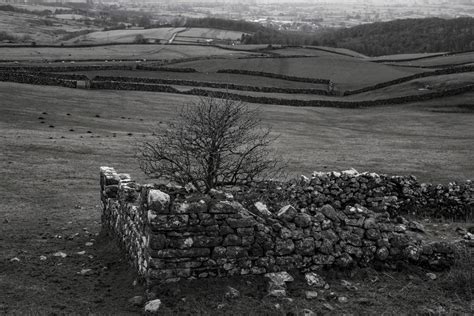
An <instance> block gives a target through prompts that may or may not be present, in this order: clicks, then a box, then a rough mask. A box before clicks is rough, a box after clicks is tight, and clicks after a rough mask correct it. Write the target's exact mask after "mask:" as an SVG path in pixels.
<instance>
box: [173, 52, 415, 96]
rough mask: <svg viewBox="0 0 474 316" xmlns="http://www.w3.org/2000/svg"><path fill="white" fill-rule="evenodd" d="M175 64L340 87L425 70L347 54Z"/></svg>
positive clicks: (356, 87)
mask: <svg viewBox="0 0 474 316" xmlns="http://www.w3.org/2000/svg"><path fill="white" fill-rule="evenodd" d="M172 66H173V67H185V68H186V67H190V68H195V69H197V70H198V71H201V72H216V71H218V70H220V69H243V70H251V71H262V72H272V73H278V74H283V75H289V76H296V77H307V78H320V79H330V80H332V81H334V82H335V83H336V84H337V85H338V88H339V89H340V90H349V89H358V88H362V87H365V86H370V85H373V84H376V83H379V82H384V81H389V80H393V79H397V78H400V77H406V76H408V75H411V74H413V73H417V72H422V70H420V69H416V68H402V67H391V66H387V65H383V64H376V63H370V62H365V61H363V60H360V59H357V58H348V57H345V56H331V57H306V58H249V59H231V60H212V59H209V60H197V61H189V62H182V63H177V64H173V65H172Z"/></svg>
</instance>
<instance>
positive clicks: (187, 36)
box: [175, 27, 245, 42]
mask: <svg viewBox="0 0 474 316" xmlns="http://www.w3.org/2000/svg"><path fill="white" fill-rule="evenodd" d="M242 34H245V33H243V32H237V31H226V30H219V29H212V28H200V27H193V28H186V29H185V30H184V31H182V32H179V33H178V34H177V36H176V38H175V40H176V41H177V42H179V41H185V42H186V41H189V42H203V41H205V40H206V39H213V40H228V39H229V40H233V41H235V40H240V38H241V37H242Z"/></svg>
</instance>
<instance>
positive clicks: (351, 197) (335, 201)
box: [241, 169, 474, 220]
mask: <svg viewBox="0 0 474 316" xmlns="http://www.w3.org/2000/svg"><path fill="white" fill-rule="evenodd" d="M241 195H242V198H241V200H242V201H243V203H244V204H245V201H249V200H252V201H253V202H256V201H257V200H260V201H262V200H263V201H264V202H265V203H266V204H267V205H268V206H269V207H271V208H272V211H276V210H278V209H279V207H281V206H283V205H282V203H290V204H291V205H293V206H295V207H296V208H299V209H306V210H307V211H308V212H309V213H310V214H314V213H315V212H316V210H317V209H318V208H319V207H321V206H323V205H325V204H330V205H331V206H333V207H334V208H336V209H344V208H345V207H346V206H350V205H355V204H360V205H362V206H364V207H367V208H369V209H371V210H372V211H375V212H388V213H389V214H390V216H391V217H392V218H395V217H396V216H398V215H403V216H405V215H409V214H411V215H419V216H429V217H436V218H445V219H453V220H472V219H473V215H474V186H473V184H472V181H471V180H467V181H464V182H462V183H457V182H451V183H448V184H447V185H442V184H430V183H420V182H418V180H417V179H416V177H414V176H389V175H385V174H376V173H368V172H364V173H359V172H357V171H356V170H354V169H351V170H346V171H342V172H314V173H313V175H312V176H311V178H308V177H305V176H301V179H300V180H293V181H289V182H267V183H262V184H259V185H258V186H254V187H250V188H247V189H246V190H244V191H243V192H242V194H241ZM253 202H252V203H253Z"/></svg>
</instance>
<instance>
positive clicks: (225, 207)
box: [209, 201, 245, 214]
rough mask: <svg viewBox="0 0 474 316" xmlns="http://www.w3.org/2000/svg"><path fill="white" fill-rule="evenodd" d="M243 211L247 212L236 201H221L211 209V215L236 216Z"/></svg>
mask: <svg viewBox="0 0 474 316" xmlns="http://www.w3.org/2000/svg"><path fill="white" fill-rule="evenodd" d="M241 210H245V209H244V208H243V206H242V205H241V204H240V203H238V202H235V201H219V202H217V203H216V204H214V205H213V206H212V207H211V208H210V209H209V213H214V214H220V213H223V214H236V213H238V212H239V211H241Z"/></svg>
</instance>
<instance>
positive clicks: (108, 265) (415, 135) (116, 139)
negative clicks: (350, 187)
mask: <svg viewBox="0 0 474 316" xmlns="http://www.w3.org/2000/svg"><path fill="white" fill-rule="evenodd" d="M0 96H1V100H2V103H1V107H0V148H2V150H1V151H0V176H1V177H2V181H1V183H0V196H2V203H1V204H0V216H1V218H0V220H1V221H2V222H1V223H0V225H1V227H2V229H1V230H0V240H1V242H0V280H1V282H0V312H2V313H3V312H5V313H7V314H8V313H13V314H31V313H34V314H43V313H44V314H49V313H59V314H71V313H77V312H78V311H81V312H84V313H107V314H139V313H140V309H139V308H136V307H133V306H131V304H130V303H128V302H127V300H128V299H129V298H131V297H133V296H134V295H141V294H142V293H143V288H142V287H141V286H140V285H138V286H135V287H134V286H133V285H132V283H133V280H134V279H135V276H134V274H133V273H132V272H131V271H130V269H129V268H128V266H127V263H126V262H125V260H123V259H122V257H121V256H120V254H119V252H118V250H117V249H116V248H115V247H114V245H113V244H111V243H110V242H109V241H107V239H104V238H102V237H101V236H97V235H96V234H97V233H98V232H99V231H100V206H99V205H100V201H99V197H98V168H99V166H102V165H109V166H114V167H116V168H117V170H119V171H121V172H130V173H131V174H132V175H133V177H134V178H135V179H137V180H139V181H141V182H146V181H150V180H149V179H146V178H145V177H144V176H143V174H142V173H141V172H140V171H139V169H138V165H137V163H136V161H135V159H134V157H133V156H134V150H135V145H136V143H137V142H138V141H139V140H140V139H143V138H144V137H149V135H150V133H151V130H152V128H153V126H155V125H156V124H160V123H166V122H168V121H169V120H170V118H171V117H172V116H173V115H174V114H175V113H176V109H177V108H178V107H179V106H181V105H182V104H183V103H184V102H191V101H193V100H195V98H194V97H190V96H182V95H174V94H160V93H146V92H131V91H91V90H76V89H66V88H58V87H40V86H32V85H22V84H14V83H3V82H2V83H0ZM473 96H474V95H473V94H470V95H462V96H458V97H455V98H445V99H441V100H438V101H431V102H424V103H421V104H410V105H405V106H397V107H376V108H367V109H334V108H291V107H282V106H273V105H264V106H262V110H263V114H264V122H265V123H266V124H268V125H270V126H272V127H273V131H274V133H275V134H281V136H280V138H279V139H278V140H277V142H276V143H275V145H274V147H275V149H276V150H278V152H279V153H280V154H281V156H282V158H285V159H288V160H289V162H290V163H289V166H290V172H291V173H292V174H293V175H299V174H307V175H308V174H310V173H311V172H312V171H313V170H322V171H324V170H337V169H341V170H344V169H348V168H351V167H354V168H356V169H358V170H359V171H374V172H378V173H383V172H387V173H392V174H411V173H413V174H415V175H417V176H418V177H419V178H420V180H422V181H435V182H444V183H446V182H448V181H452V180H464V179H467V178H471V179H472V178H473V177H474V165H473V164H472V160H471V158H472V152H473V151H474V145H473V144H474V124H472V122H473V115H474V114H473V112H472V111H470V110H469V109H465V108H463V107H457V106H456V104H461V105H462V104H466V103H467V102H469V100H472V97H473ZM471 103H472V102H471ZM252 106H254V105H252ZM463 109H464V111H463ZM437 110H442V111H443V113H442V114H440V113H438V112H436V111H437ZM471 110H472V109H471ZM460 111H461V113H460ZM40 117H41V119H40ZM41 122H44V123H41ZM426 225H427V226H428V224H426ZM457 225H462V224H458V223H454V224H452V225H448V224H447V226H444V228H443V229H445V230H446V234H447V235H449V234H454V229H455V227H456V226H457ZM438 233H439V231H438ZM86 242H93V243H94V245H93V246H90V247H87V246H85V243H86ZM57 251H63V252H65V253H66V254H67V255H68V256H67V257H66V258H58V257H54V256H53V254H54V253H55V252H57ZM80 251H86V253H85V255H79V254H77V252H80ZM42 255H44V256H46V257H47V259H46V260H44V261H41V260H40V256H42ZM14 257H18V258H19V259H20V261H19V262H11V261H10V259H11V258H14ZM82 269H92V270H91V271H92V273H91V274H90V275H81V274H80V273H79V272H80V271H81V270H82ZM407 273H408V274H409V275H410V277H409V276H408V275H407ZM424 273H425V272H424V271H423V270H421V269H417V268H411V270H409V271H408V272H407V270H403V271H401V272H383V273H382V272H378V271H375V270H370V269H369V270H367V269H366V270H356V271H353V272H352V273H350V274H349V272H348V273H347V274H342V275H341V274H337V273H336V274H334V273H333V274H331V273H329V272H328V273H327V274H325V277H326V278H327V280H328V281H329V282H330V284H331V288H332V291H336V293H338V295H344V296H347V297H349V299H350V302H349V303H347V304H340V303H337V301H336V302H334V301H330V298H326V297H325V296H323V297H321V298H319V299H318V300H316V301H307V300H305V299H303V298H302V291H303V290H304V285H303V283H302V282H301V281H298V280H297V281H296V282H295V283H294V284H292V285H291V286H290V290H289V293H290V295H291V296H292V297H294V298H295V300H294V302H293V303H291V304H283V306H282V307H281V308H280V309H275V304H276V302H273V301H272V300H270V301H269V300H268V299H266V298H264V297H263V295H264V292H265V283H264V280H263V278H261V277H249V278H238V279H235V278H234V279H221V280H212V279H209V280H201V281H199V282H183V283H178V284H174V285H173V286H172V287H166V286H165V287H163V288H162V292H160V293H159V297H160V298H162V299H163V302H164V306H163V307H162V310H163V312H170V313H172V312H174V313H176V312H180V313H189V312H191V313H193V312H194V313H195V312H196V311H198V312H202V313H205V314H229V313H232V314H246V313H248V311H249V310H253V311H256V312H257V311H258V312H261V313H266V314H269V315H281V314H282V313H283V314H284V313H286V312H293V313H298V311H299V312H301V310H302V309H303V308H310V309H312V310H314V311H319V312H321V313H326V312H328V311H329V310H327V309H326V308H325V307H323V306H322V303H325V302H329V303H330V304H331V305H332V306H333V307H334V308H335V311H334V312H337V313H348V312H351V311H352V312H353V311H354V310H358V311H361V312H366V313H377V314H379V313H383V312H385V311H390V312H396V313H411V312H414V311H417V312H420V313H422V312H424V311H426V310H425V309H426V308H436V306H442V307H443V308H445V310H446V311H449V312H458V313H459V312H468V311H469V301H468V300H466V299H463V298H459V297H457V298H456V295H455V294H454V293H451V292H448V294H442V293H444V292H443V291H446V290H445V289H444V288H443V287H442V285H441V282H442V280H444V279H445V278H448V277H449V274H448V272H446V273H440V274H438V275H439V281H428V280H426V277H425V275H424ZM368 275H371V276H374V275H376V276H377V277H378V281H377V282H376V283H372V282H370V281H368V280H369V279H370V278H368ZM295 276H297V279H298V278H300V277H301V276H298V275H297V274H295ZM341 278H345V279H349V280H351V282H355V283H357V284H358V287H359V288H360V290H359V291H357V292H353V291H349V290H346V289H344V288H343V287H341V286H340V279H341ZM407 284H408V285H407ZM226 285H232V286H234V287H236V288H238V289H239V290H240V291H241V293H242V298H241V299H238V300H236V301H232V302H228V301H226V300H225V299H224V298H223V293H224V290H225V286H226ZM374 289H376V291H374ZM181 297H186V301H181V300H180V299H181ZM323 299H324V300H323ZM326 299H327V300H329V301H326ZM321 300H322V301H321ZM218 304H225V305H224V306H223V308H222V309H218V307H217V305H218ZM414 306H416V309H415V310H414V309H413V308H414Z"/></svg>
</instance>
